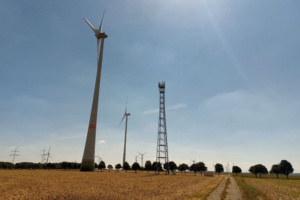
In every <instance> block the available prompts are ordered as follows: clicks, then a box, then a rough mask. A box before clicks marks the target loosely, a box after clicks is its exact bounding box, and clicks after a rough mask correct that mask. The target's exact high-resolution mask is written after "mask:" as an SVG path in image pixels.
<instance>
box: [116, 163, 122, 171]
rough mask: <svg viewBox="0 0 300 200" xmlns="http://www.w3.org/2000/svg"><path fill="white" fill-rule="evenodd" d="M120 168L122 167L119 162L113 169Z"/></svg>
mask: <svg viewBox="0 0 300 200" xmlns="http://www.w3.org/2000/svg"><path fill="white" fill-rule="evenodd" d="M121 168H122V165H121V164H120V163H119V164H116V166H115V169H117V170H118V171H119V169H121Z"/></svg>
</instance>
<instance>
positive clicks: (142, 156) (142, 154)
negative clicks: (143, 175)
mask: <svg viewBox="0 0 300 200" xmlns="http://www.w3.org/2000/svg"><path fill="white" fill-rule="evenodd" d="M138 153H139V154H140V155H141V165H142V168H143V164H144V163H143V158H144V155H145V154H146V153H147V152H145V153H140V152H138Z"/></svg>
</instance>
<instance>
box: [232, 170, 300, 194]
mask: <svg viewBox="0 0 300 200" xmlns="http://www.w3.org/2000/svg"><path fill="white" fill-rule="evenodd" d="M235 178H236V179H237V181H238V182H239V184H241V183H244V184H247V185H248V186H247V185H246V186H244V190H245V189H247V190H248V191H246V192H248V193H249V192H252V194H251V195H252V196H253V195H254V196H257V197H256V198H257V199H281V200H285V199H286V200H290V199H293V200H294V199H295V200H300V177H291V179H290V180H286V179H284V178H285V177H283V178H282V177H281V178H280V179H276V176H272V175H265V176H264V177H263V178H254V177H253V175H242V176H239V177H237V176H235ZM240 187H243V186H241V185H240ZM242 189H243V188H242ZM251 190H252V191H251ZM255 193H256V194H255ZM251 195H250V196H251ZM251 199H254V198H253V197H251Z"/></svg>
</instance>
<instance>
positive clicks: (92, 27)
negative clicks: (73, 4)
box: [83, 18, 97, 33]
mask: <svg viewBox="0 0 300 200" xmlns="http://www.w3.org/2000/svg"><path fill="white" fill-rule="evenodd" d="M83 19H84V21H86V23H87V24H88V25H89V26H90V27H91V29H93V31H94V32H95V33H97V30H96V29H95V28H94V26H93V25H92V24H91V23H90V22H89V21H88V20H87V19H86V18H83Z"/></svg>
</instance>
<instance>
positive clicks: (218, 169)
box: [215, 163, 224, 175]
mask: <svg viewBox="0 0 300 200" xmlns="http://www.w3.org/2000/svg"><path fill="white" fill-rule="evenodd" d="M215 172H216V173H218V175H220V173H222V172H224V168H223V165H222V164H220V163H217V164H216V165H215Z"/></svg>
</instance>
